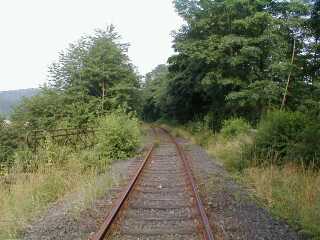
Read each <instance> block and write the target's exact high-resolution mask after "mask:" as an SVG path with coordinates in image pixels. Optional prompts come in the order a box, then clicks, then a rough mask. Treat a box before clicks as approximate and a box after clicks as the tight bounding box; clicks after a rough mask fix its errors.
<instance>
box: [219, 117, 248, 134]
mask: <svg viewBox="0 0 320 240" xmlns="http://www.w3.org/2000/svg"><path fill="white" fill-rule="evenodd" d="M250 129H251V126H250V124H249V123H248V122H247V121H246V120H245V119H243V118H231V119H228V120H225V121H224V122H223V126H222V129H221V134H222V135H223V136H224V137H226V138H229V137H235V136H238V135H240V134H244V133H248V132H249V131H250Z"/></svg>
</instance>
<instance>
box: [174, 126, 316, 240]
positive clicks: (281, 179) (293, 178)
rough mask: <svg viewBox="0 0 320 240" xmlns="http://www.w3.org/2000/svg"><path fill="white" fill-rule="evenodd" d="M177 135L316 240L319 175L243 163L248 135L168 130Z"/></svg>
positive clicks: (291, 167) (295, 167) (297, 168)
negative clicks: (204, 150) (198, 148)
mask: <svg viewBox="0 0 320 240" xmlns="http://www.w3.org/2000/svg"><path fill="white" fill-rule="evenodd" d="M170 129H171V130H172V132H173V133H174V134H175V135H177V136H182V137H184V138H187V139H190V140H191V141H193V142H194V143H196V144H200V145H201V146H203V147H204V148H205V149H206V150H207V152H208V153H209V154H210V155H211V156H214V157H215V158H216V159H218V161H219V162H220V163H221V164H223V165H224V166H225V168H226V169H227V170H229V172H231V173H232V174H233V175H236V176H237V178H238V177H240V180H241V181H242V182H244V183H246V184H247V185H249V186H250V187H251V189H253V191H254V194H255V195H256V196H257V197H258V198H259V199H261V200H262V202H263V203H264V204H265V206H266V207H267V208H268V209H270V211H271V213H272V214H273V215H274V216H276V217H280V218H282V219H285V220H286V221H287V222H288V223H289V224H290V225H291V226H293V227H295V228H297V229H300V230H301V231H302V232H304V233H306V234H308V235H310V236H312V237H313V238H314V239H320V228H319V225H320V173H319V171H316V170H313V169H305V168H303V167H301V166H299V165H295V164H286V165H285V166H283V167H278V166H274V165H269V166H265V167H262V166H254V165H252V164H248V163H247V162H244V161H243V158H242V157H241V156H242V154H243V149H244V148H243V146H244V145H245V144H250V143H251V142H252V136H250V134H239V135H237V136H234V137H232V138H230V137H229V138H226V137H224V136H223V135H222V134H213V133H211V132H208V131H206V130H204V131H199V132H196V133H191V131H190V130H188V128H186V127H182V126H178V127H177V126H175V127H170Z"/></svg>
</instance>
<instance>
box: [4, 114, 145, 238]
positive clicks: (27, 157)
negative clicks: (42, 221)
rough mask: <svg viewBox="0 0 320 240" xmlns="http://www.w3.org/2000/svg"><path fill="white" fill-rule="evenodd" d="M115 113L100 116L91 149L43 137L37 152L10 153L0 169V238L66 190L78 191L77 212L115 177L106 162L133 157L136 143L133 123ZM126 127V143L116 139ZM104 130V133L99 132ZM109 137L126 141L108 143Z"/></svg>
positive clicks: (14, 231)
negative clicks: (11, 156) (10, 162)
mask: <svg viewBox="0 0 320 240" xmlns="http://www.w3.org/2000/svg"><path fill="white" fill-rule="evenodd" d="M119 116H120V117H119ZM119 116H115V115H110V116H108V117H106V118H104V119H102V120H100V121H101V125H100V126H101V128H102V130H103V131H102V133H101V134H100V133H99V134H98V140H99V141H100V144H98V145H96V146H94V147H93V148H92V149H85V150H81V149H75V148H73V147H71V146H61V145H58V144H57V143H53V142H51V141H49V140H47V141H46V142H45V143H44V144H43V147H42V148H39V150H38V151H37V153H32V152H31V151H30V150H28V149H20V150H17V151H16V152H15V155H14V165H13V166H11V167H10V168H8V169H7V170H6V172H4V170H3V169H2V175H0V239H16V238H18V236H19V234H20V232H21V230H22V229H24V228H25V227H26V226H28V224H30V222H31V221H32V219H34V218H35V217H36V216H39V215H41V214H42V213H43V212H44V211H45V210H46V209H47V208H48V206H49V205H50V204H51V203H54V202H56V201H58V200H60V199H62V198H63V197H64V196H66V194H72V193H79V192H80V193H81V195H82V196H81V199H82V200H81V201H80V202H78V203H77V205H75V206H74V209H73V210H74V212H73V213H74V214H77V212H79V210H80V209H84V208H85V206H88V205H90V204H91V203H92V202H93V201H95V200H96V199H97V198H98V197H100V196H101V195H102V194H104V193H106V191H107V188H108V187H110V185H111V184H113V181H114V180H115V179H114V178H113V175H112V174H111V173H110V172H109V171H107V170H108V169H109V168H110V164H111V163H112V162H113V161H114V160H117V159H120V158H121V159H125V158H126V157H128V156H131V155H133V154H134V151H135V150H136V149H137V147H139V144H140V130H139V124H138V122H137V121H136V120H135V119H133V118H130V117H127V116H125V115H123V114H122V115H119ZM122 124H125V125H126V126H122ZM128 128H130V129H128ZM125 131H127V133H128V132H130V131H131V132H130V134H126V138H127V139H126V140H127V142H121V139H123V137H124V132H125ZM106 132H107V133H109V135H108V134H105V135H103V133H106ZM111 136H112V139H113V140H114V141H116V142H119V141H120V142H121V143H122V144H125V145H119V144H112V143H110V139H109V138H110V137H111ZM117 137H118V139H117ZM106 138H108V139H106ZM106 153H107V154H106Z"/></svg>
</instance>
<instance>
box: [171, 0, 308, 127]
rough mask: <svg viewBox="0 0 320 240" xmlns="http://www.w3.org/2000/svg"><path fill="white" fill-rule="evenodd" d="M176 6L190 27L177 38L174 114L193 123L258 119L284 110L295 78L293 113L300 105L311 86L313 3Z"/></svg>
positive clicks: (180, 0) (187, 1)
mask: <svg viewBox="0 0 320 240" xmlns="http://www.w3.org/2000/svg"><path fill="white" fill-rule="evenodd" d="M175 5H176V8H177V12H178V13H179V14H180V15H181V16H182V17H183V18H184V19H185V21H186V24H185V25H184V26H183V27H182V28H181V29H180V30H179V31H178V32H177V33H176V34H175V42H174V48H175V51H176V55H174V56H172V57H171V58H170V59H169V77H170V81H169V84H168V88H167V90H168V92H167V93H168V97H167V99H168V109H167V112H168V113H169V114H170V115H171V116H172V117H175V118H177V119H178V120H180V121H188V120H191V119H193V118H194V117H198V116H204V115H206V114H207V113H208V112H214V115H215V116H216V117H218V115H220V116H221V115H222V116H225V117H228V116H232V115H242V116H244V117H246V118H248V119H249V120H251V121H255V120H257V119H259V117H260V116H261V114H263V113H264V112H266V111H267V109H269V108H274V107H280V104H281V99H282V95H283V93H284V88H285V86H286V84H287V80H288V75H290V77H289V79H290V80H291V81H290V82H291V84H290V86H288V89H289V91H288V92H289V97H288V100H289V101H288V104H289V105H288V107H289V108H296V107H297V106H298V105H299V104H297V103H298V102H299V101H300V103H301V95H300V96H299V95H297V96H296V95H294V94H293V92H294V91H295V89H297V88H299V89H301V88H308V83H307V81H306V73H305V70H304V67H305V66H306V65H307V63H308V61H309V59H308V58H307V57H306V56H305V49H306V44H307V41H306V35H307V34H306V33H307V29H306V28H305V24H306V21H307V19H308V18H307V17H308V14H309V11H308V10H309V5H308V4H306V3H304V2H302V1H273V0H261V1H250V0H241V1H240V0H230V1H224V0H221V1H220V0H219V1H218V0H214V1H212V0H200V1H195V0H176V1H175ZM294 42H295V43H296V47H295V58H294V62H291V58H292V49H293V43H294ZM290 73H291V74H290ZM303 97H305V96H303ZM223 118H224V117H222V119H223Z"/></svg>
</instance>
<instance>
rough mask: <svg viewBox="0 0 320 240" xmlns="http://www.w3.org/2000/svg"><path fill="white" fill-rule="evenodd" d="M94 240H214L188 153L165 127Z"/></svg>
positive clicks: (158, 132) (158, 134)
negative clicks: (185, 152)
mask: <svg viewBox="0 0 320 240" xmlns="http://www.w3.org/2000/svg"><path fill="white" fill-rule="evenodd" d="M154 132H155V134H156V136H157V139H158V143H157V144H156V145H153V146H152V147H151V149H150V150H149V152H148V154H147V156H146V157H145V159H144V160H143V161H142V163H141V164H140V166H139V167H138V169H137V171H136V173H135V174H134V176H133V177H132V180H131V182H130V184H129V185H128V187H127V189H126V190H125V191H124V192H123V194H122V195H121V197H120V198H119V199H118V200H117V202H116V204H115V205H114V207H113V208H112V210H111V212H110V213H109V215H108V216H107V218H106V220H105V221H104V223H103V224H102V226H101V228H100V230H99V231H98V232H97V233H96V234H95V235H94V236H93V237H92V238H91V239H92V240H103V239H118V240H133V239H136V240H137V239H139V240H155V239H157V240H164V239H165V240H171V239H172V240H173V239H174V240H182V239H187V240H196V239H207V240H212V239H214V238H213V235H212V231H211V228H210V224H209V222H208V218H207V216H206V214H205V211H204V207H203V205H202V203H201V200H200V198H199V195H198V191H197V188H196V184H195V181H194V179H193V176H192V172H191V168H190V166H189V162H188V160H187V158H186V157H185V154H184V152H183V149H182V148H181V147H180V146H179V144H178V143H177V142H176V141H175V139H174V138H173V137H172V136H171V135H170V134H169V133H168V132H166V131H165V130H164V129H161V128H155V129H154Z"/></svg>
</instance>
